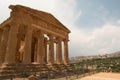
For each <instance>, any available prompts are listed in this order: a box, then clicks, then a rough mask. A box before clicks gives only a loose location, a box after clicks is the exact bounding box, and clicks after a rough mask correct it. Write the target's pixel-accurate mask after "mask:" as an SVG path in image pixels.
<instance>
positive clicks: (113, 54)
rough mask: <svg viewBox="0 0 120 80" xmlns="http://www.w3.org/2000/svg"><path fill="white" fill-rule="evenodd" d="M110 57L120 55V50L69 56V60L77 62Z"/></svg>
mask: <svg viewBox="0 0 120 80" xmlns="http://www.w3.org/2000/svg"><path fill="white" fill-rule="evenodd" d="M110 57H120V51H118V52H114V53H107V54H104V55H91V56H75V57H71V58H70V62H79V61H83V60H91V59H103V58H110Z"/></svg>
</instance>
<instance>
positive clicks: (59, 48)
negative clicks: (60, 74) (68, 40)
mask: <svg viewBox="0 0 120 80" xmlns="http://www.w3.org/2000/svg"><path fill="white" fill-rule="evenodd" d="M56 63H57V64H62V43H61V39H60V38H58V39H57V43H56Z"/></svg>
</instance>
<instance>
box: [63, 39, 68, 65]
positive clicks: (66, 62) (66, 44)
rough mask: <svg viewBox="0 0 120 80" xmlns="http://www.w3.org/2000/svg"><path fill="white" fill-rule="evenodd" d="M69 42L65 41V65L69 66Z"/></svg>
mask: <svg viewBox="0 0 120 80" xmlns="http://www.w3.org/2000/svg"><path fill="white" fill-rule="evenodd" d="M68 61H69V59H68V40H65V41H64V64H68Z"/></svg>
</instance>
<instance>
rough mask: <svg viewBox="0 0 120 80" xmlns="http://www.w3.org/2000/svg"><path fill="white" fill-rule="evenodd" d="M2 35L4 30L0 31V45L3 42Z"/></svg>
mask: <svg viewBox="0 0 120 80" xmlns="http://www.w3.org/2000/svg"><path fill="white" fill-rule="evenodd" d="M2 33H3V30H2V29H0V45H1V40H2Z"/></svg>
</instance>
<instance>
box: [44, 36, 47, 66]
mask: <svg viewBox="0 0 120 80" xmlns="http://www.w3.org/2000/svg"><path fill="white" fill-rule="evenodd" d="M44 48H45V54H44V61H45V64H47V38H44Z"/></svg>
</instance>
